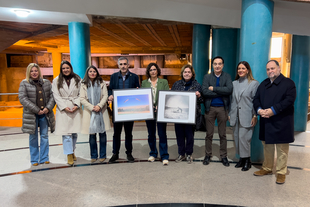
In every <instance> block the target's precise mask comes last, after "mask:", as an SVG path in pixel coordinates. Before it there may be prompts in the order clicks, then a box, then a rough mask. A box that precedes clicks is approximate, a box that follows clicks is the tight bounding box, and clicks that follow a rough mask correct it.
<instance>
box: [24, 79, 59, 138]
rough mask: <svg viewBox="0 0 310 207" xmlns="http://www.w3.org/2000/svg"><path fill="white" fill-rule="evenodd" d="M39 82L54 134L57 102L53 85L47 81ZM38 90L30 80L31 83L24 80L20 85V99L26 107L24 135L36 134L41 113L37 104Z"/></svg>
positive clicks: (49, 123)
mask: <svg viewBox="0 0 310 207" xmlns="http://www.w3.org/2000/svg"><path fill="white" fill-rule="evenodd" d="M39 82H40V83H41V84H42V89H43V98H44V103H45V107H46V108H47V109H48V110H49V112H48V113H47V114H46V118H47V120H48V125H49V127H50V128H51V132H54V131H55V117H54V112H53V108H54V106H55V101H54V98H53V94H52V84H51V82H50V81H49V80H46V79H40V80H39ZM36 90H37V89H36V86H35V84H34V82H33V81H32V80H31V79H29V82H28V81H27V80H26V79H24V80H22V82H21V83H20V85H19V90H18V98H19V101H20V103H21V104H22V105H23V107H24V108H23V126H22V131H23V132H24V133H29V134H34V133H35V130H36V124H35V123H36V114H38V113H39V111H40V108H39V107H38V106H37V104H36V100H37V98H36V96H37V92H36Z"/></svg>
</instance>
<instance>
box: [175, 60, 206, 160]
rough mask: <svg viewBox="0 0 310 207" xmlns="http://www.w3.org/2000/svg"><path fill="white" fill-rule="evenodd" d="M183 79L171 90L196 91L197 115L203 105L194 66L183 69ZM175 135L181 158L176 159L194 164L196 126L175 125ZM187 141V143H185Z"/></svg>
mask: <svg viewBox="0 0 310 207" xmlns="http://www.w3.org/2000/svg"><path fill="white" fill-rule="evenodd" d="M181 77H182V79H181V80H179V81H177V82H175V83H174V84H173V86H172V88H171V90H172V91H194V92H196V97H197V102H196V103H197V105H196V114H197V113H199V112H200V111H201V110H200V108H201V106H200V104H201V103H203V98H202V96H201V91H202V88H201V85H200V84H199V83H198V81H197V80H196V79H195V70H194V68H193V66H191V65H189V64H187V65H184V66H183V67H182V69H181ZM174 128H175V134H176V137H177V144H178V152H179V156H178V157H177V158H176V159H175V161H176V162H181V161H183V160H185V159H186V161H187V163H188V164H191V163H192V162H193V157H192V154H193V151H194V133H195V126H194V125H190V124H177V123H176V124H174ZM185 141H186V142H185Z"/></svg>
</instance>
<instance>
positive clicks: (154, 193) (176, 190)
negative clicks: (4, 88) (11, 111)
mask: <svg viewBox="0 0 310 207" xmlns="http://www.w3.org/2000/svg"><path fill="white" fill-rule="evenodd" d="M308 128H309V129H310V124H309V126H308ZM227 133H228V135H227V137H228V139H229V141H228V157H229V160H230V161H236V158H235V157H234V154H235V152H234V145H233V141H232V135H231V129H230V128H228V130H227ZM309 133H310V132H304V133H296V135H295V138H296V141H295V143H293V144H291V146H290V153H289V161H288V166H289V175H288V176H287V179H286V183H285V184H284V185H277V184H275V180H276V178H275V175H269V176H264V177H255V176H253V172H254V171H256V170H257V169H259V167H260V166H253V167H252V168H251V169H250V170H249V171H247V172H242V171H241V170H240V169H236V168H234V164H231V166H230V167H224V166H223V165H222V164H221V163H220V162H218V157H219V152H218V151H219V140H218V135H217V134H216V135H215V137H214V143H213V151H214V156H213V158H212V159H213V162H211V163H210V165H208V166H204V165H202V162H201V160H202V159H203V157H204V137H205V133H204V132H196V134H195V146H194V154H193V157H194V159H195V162H194V163H193V164H187V163H186V162H182V163H175V162H174V161H173V160H174V159H175V158H176V157H177V145H176V140H175V133H174V127H173V125H172V124H169V126H168V132H167V134H168V138H169V143H168V144H169V154H170V159H171V160H170V163H169V165H168V166H162V163H161V162H159V161H156V162H154V163H148V162H146V160H147V158H148V153H149V147H148V144H147V140H146V139H147V132H146V126H145V123H144V122H137V123H135V127H134V142H133V145H134V151H133V155H134V157H135V158H136V162H135V163H127V162H126V161H125V149H124V142H122V148H121V153H120V157H121V158H123V160H124V162H121V163H118V164H107V163H104V164H99V163H96V164H94V165H90V156H89V144H88V136H86V135H81V134H80V135H79V137H78V144H77V149H76V155H77V157H78V160H77V162H76V165H75V167H67V165H66V157H65V155H63V151H62V145H61V137H60V136H56V135H53V134H51V135H50V138H49V140H50V153H49V154H50V161H51V164H48V165H46V164H43V165H39V166H37V167H33V166H31V165H30V161H29V149H28V135H27V134H22V133H20V129H19V128H3V127H2V128H0V186H1V189H0V206H1V207H2V206H10V207H11V206H13V207H14V206H44V207H48V206H120V205H125V206H140V207H141V206H159V205H158V204H165V205H164V206H181V207H182V206H184V207H186V206H212V204H220V206H230V205H234V206H298V207H300V206H309V203H310V196H309V194H310V190H309V189H308V186H310V179H309V178H310V134H309ZM107 136H108V140H109V141H108V145H107V152H108V154H107V156H108V157H110V156H111V154H112V153H111V151H112V150H111V149H112V142H111V140H112V130H110V131H108V132H107ZM153 203H156V204H157V205H155V204H153ZM181 203H183V204H181ZM146 204H149V205H146ZM194 204H195V205H194Z"/></svg>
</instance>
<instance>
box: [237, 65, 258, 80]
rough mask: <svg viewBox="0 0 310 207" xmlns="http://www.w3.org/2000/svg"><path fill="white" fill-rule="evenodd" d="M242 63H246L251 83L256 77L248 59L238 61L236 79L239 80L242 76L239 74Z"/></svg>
mask: <svg viewBox="0 0 310 207" xmlns="http://www.w3.org/2000/svg"><path fill="white" fill-rule="evenodd" d="M241 64H242V65H244V66H245V67H246V69H247V70H248V74H247V79H248V82H249V83H250V82H251V81H252V80H254V77H253V74H252V69H251V66H250V64H249V63H248V62H247V61H241V62H240V63H238V65H237V74H236V78H235V80H238V79H239V78H240V76H239V75H238V67H239V65H241Z"/></svg>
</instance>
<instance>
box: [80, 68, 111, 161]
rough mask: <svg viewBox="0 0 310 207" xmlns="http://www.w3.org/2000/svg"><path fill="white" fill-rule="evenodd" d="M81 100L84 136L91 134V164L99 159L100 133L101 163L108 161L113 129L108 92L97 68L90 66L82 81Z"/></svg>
mask: <svg viewBox="0 0 310 207" xmlns="http://www.w3.org/2000/svg"><path fill="white" fill-rule="evenodd" d="M80 100H81V104H82V105H83V106H84V110H83V120H82V131H81V132H82V134H89V146H90V157H91V163H94V162H96V160H97V159H98V150H97V138H96V134H97V133H99V146H100V150H99V162H100V163H103V162H104V161H105V159H106V151H107V134H106V131H107V130H109V129H110V128H111V125H110V119H109V115H108V110H107V107H108V106H107V100H108V90H107V86H106V83H105V82H104V81H103V80H102V78H101V76H100V75H99V72H98V69H97V68H96V67H95V66H89V67H88V68H87V70H86V73H85V76H84V79H83V80H82V84H81V89H80Z"/></svg>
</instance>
